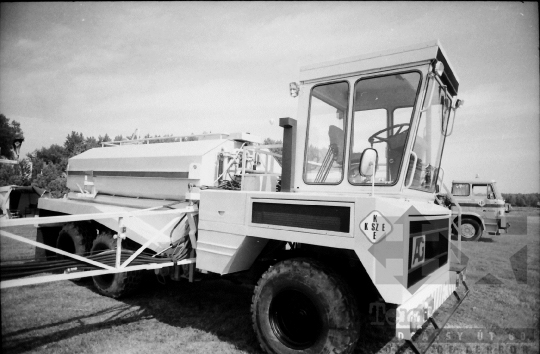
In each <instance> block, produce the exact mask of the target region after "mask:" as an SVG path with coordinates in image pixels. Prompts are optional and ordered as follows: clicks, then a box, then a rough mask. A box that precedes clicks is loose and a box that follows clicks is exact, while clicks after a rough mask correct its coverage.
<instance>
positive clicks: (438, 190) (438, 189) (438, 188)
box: [435, 184, 441, 194]
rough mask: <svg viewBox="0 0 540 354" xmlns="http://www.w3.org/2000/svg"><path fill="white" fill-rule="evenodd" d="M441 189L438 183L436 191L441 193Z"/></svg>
mask: <svg viewBox="0 0 540 354" xmlns="http://www.w3.org/2000/svg"><path fill="white" fill-rule="evenodd" d="M440 191H441V188H440V187H439V185H438V184H436V185H435V193H437V194H439V192H440Z"/></svg>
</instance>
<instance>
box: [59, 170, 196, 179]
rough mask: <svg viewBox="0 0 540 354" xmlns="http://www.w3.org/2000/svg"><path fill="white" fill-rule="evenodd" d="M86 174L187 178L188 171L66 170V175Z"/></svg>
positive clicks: (95, 175) (96, 175)
mask: <svg viewBox="0 0 540 354" xmlns="http://www.w3.org/2000/svg"><path fill="white" fill-rule="evenodd" d="M76 175H87V176H94V177H147V178H148V177H150V178H188V176H189V172H161V171H68V176H76Z"/></svg>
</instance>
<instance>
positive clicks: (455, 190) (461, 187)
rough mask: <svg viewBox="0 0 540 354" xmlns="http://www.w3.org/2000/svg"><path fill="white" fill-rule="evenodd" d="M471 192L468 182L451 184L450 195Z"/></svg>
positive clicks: (465, 194)
mask: <svg viewBox="0 0 540 354" xmlns="http://www.w3.org/2000/svg"><path fill="white" fill-rule="evenodd" d="M469 194H471V186H470V185H469V184H468V183H454V184H453V185H452V195H454V196H458V197H466V196H468V195H469Z"/></svg>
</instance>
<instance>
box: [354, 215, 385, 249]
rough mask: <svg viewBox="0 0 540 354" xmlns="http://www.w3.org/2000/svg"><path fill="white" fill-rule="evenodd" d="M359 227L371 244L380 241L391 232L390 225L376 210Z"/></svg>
mask: <svg viewBox="0 0 540 354" xmlns="http://www.w3.org/2000/svg"><path fill="white" fill-rule="evenodd" d="M359 226H360V230H362V232H363V233H364V235H366V237H367V238H368V240H369V241H370V242H371V243H377V242H379V241H381V240H382V239H383V238H385V237H386V235H388V234H389V233H390V232H392V224H391V223H390V222H389V221H388V220H387V219H386V218H385V217H384V216H383V215H382V214H381V213H379V212H378V211H376V210H374V211H372V212H371V213H369V214H368V216H366V218H365V219H364V220H362V221H361V222H360V225H359Z"/></svg>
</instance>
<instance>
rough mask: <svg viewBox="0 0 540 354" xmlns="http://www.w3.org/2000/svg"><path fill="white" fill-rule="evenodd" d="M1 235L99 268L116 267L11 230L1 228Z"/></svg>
mask: <svg viewBox="0 0 540 354" xmlns="http://www.w3.org/2000/svg"><path fill="white" fill-rule="evenodd" d="M0 235H2V236H6V237H9V238H11V239H14V240H17V241H21V242H24V243H28V244H30V245H32V246H36V247H39V248H44V249H46V250H48V251H52V252H56V253H58V254H61V255H62V256H66V257H71V258H74V259H76V260H78V261H81V262H85V263H90V264H92V265H94V266H96V267H99V268H105V269H109V270H113V269H114V267H111V266H108V265H106V264H103V263H99V262H96V261H93V260H91V259H88V258H84V257H81V256H79V255H76V254H73V253H69V252H65V251H62V250H61V249H58V248H54V247H51V246H47V245H45V244H43V243H40V242H36V241H31V240H28V239H26V238H24V237H21V236H17V235H14V234H12V233H11V232H7V231H4V230H0Z"/></svg>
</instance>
